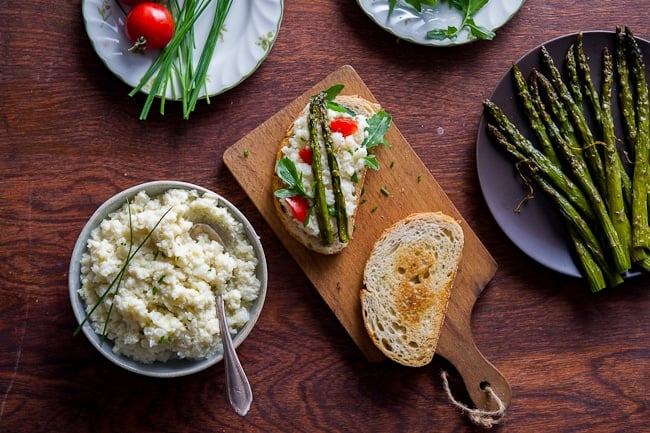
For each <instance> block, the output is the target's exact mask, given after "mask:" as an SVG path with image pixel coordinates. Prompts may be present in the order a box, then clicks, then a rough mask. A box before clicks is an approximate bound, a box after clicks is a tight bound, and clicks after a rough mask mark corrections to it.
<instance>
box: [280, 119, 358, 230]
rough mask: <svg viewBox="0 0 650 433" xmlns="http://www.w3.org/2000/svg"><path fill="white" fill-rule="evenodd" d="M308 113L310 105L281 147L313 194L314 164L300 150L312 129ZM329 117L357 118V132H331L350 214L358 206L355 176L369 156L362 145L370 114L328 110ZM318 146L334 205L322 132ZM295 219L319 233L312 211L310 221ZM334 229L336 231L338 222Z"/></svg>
mask: <svg viewBox="0 0 650 433" xmlns="http://www.w3.org/2000/svg"><path fill="white" fill-rule="evenodd" d="M308 113H309V106H306V107H305V108H304V109H303V111H302V113H301V114H300V116H299V117H298V118H297V119H296V120H295V121H294V123H293V130H292V135H290V136H289V139H288V140H287V141H286V145H285V146H283V147H282V149H281V150H280V151H281V153H282V155H283V156H286V157H287V158H289V159H290V160H291V161H293V162H294V164H295V165H296V169H297V170H298V173H299V174H300V175H301V176H302V179H303V186H304V188H305V191H306V192H307V193H308V194H309V195H311V196H313V195H314V191H313V179H314V178H313V173H312V167H311V164H307V163H305V162H303V161H302V159H301V158H300V155H299V154H298V152H299V151H300V149H302V148H305V147H309V129H308V127H307V114H308ZM327 115H328V119H329V121H330V122H331V121H332V120H334V119H336V118H340V117H350V118H354V119H355V121H356V123H357V130H356V132H355V133H354V134H352V135H348V136H347V137H344V136H343V134H341V133H339V132H333V133H332V140H333V142H334V146H335V149H336V155H337V160H338V163H339V174H340V177H341V190H342V192H343V195H344V198H345V203H346V211H347V214H348V215H354V213H355V211H356V208H357V200H356V193H357V190H356V183H355V182H354V181H353V178H354V177H355V173H356V176H358V175H359V173H360V172H361V171H362V170H363V169H364V158H365V157H366V156H368V150H367V149H366V148H365V147H364V146H362V144H363V140H364V139H365V136H366V134H367V132H366V127H367V126H368V122H367V118H366V116H364V115H363V114H357V115H356V116H351V115H350V114H347V113H341V112H338V111H334V110H327ZM318 138H319V146H320V147H321V149H322V151H321V160H322V166H323V183H324V185H325V194H326V197H327V204H328V205H329V206H334V193H333V191H332V186H331V177H330V171H329V167H328V164H327V156H326V152H325V144H324V142H323V136H322V134H319V135H318ZM292 223H293V224H296V225H299V226H300V227H302V230H304V231H305V232H306V233H307V234H308V235H310V236H314V237H318V236H319V228H318V222H317V221H316V215H315V213H314V212H312V213H311V214H310V215H309V222H308V223H307V224H306V225H304V224H303V223H302V222H299V221H297V220H296V219H295V218H292ZM332 229H333V230H334V232H335V233H336V225H335V224H334V225H333V227H332Z"/></svg>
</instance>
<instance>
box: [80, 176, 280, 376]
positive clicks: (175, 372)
mask: <svg viewBox="0 0 650 433" xmlns="http://www.w3.org/2000/svg"><path fill="white" fill-rule="evenodd" d="M168 189H187V190H196V191H199V192H200V193H211V194H214V195H216V196H217V197H218V199H219V203H220V204H221V205H222V206H224V207H225V208H227V209H228V210H229V211H230V212H231V213H232V215H233V216H234V217H235V219H237V220H238V221H240V222H241V223H242V224H243V225H244V230H245V232H246V236H247V237H248V239H249V241H250V243H251V245H252V246H253V249H254V250H255V254H256V256H257V258H258V265H257V269H256V271H257V272H256V273H257V278H258V279H259V280H260V283H261V286H260V294H259V297H258V298H257V300H256V301H255V303H254V304H253V306H252V307H251V311H250V319H249V321H248V322H247V323H246V324H245V325H244V326H243V327H242V328H241V329H240V330H239V332H238V333H237V334H236V335H235V336H234V337H233V343H234V345H235V347H237V346H239V345H240V344H241V343H242V342H243V341H244V340H245V339H246V337H247V336H248V334H249V333H250V332H251V330H252V329H253V327H254V326H255V322H256V321H257V319H258V318H259V315H260V312H261V310H262V306H263V305H264V299H265V297H266V286H267V278H268V274H267V267H266V258H265V256H264V250H263V249H262V244H261V242H260V239H259V236H258V235H257V234H256V233H255V230H254V229H253V226H252V225H251V224H250V222H249V221H248V220H247V219H246V217H245V216H244V215H243V214H242V213H241V212H240V211H239V210H238V209H237V208H236V207H235V206H234V205H233V204H232V203H230V202H229V201H228V200H226V199H225V198H223V197H221V196H220V195H219V194H216V193H214V192H212V191H209V190H207V189H205V188H203V187H200V186H197V185H193V184H191V183H187V182H178V181H155V182H149V183H144V184H141V185H137V186H134V187H131V188H129V189H126V190H124V191H122V192H120V193H119V194H116V195H115V196H113V197H111V198H110V199H108V200H107V201H106V202H104V203H103V204H102V205H101V206H100V207H99V208H98V209H97V210H96V211H95V213H94V214H93V215H92V216H91V217H90V219H89V220H88V222H87V223H86V225H85V227H84V228H83V230H82V231H81V234H80V235H79V238H78V239H77V242H76V243H75V246H74V250H73V252H72V257H71V260H70V269H69V274H68V286H69V291H70V301H71V303H72V310H73V312H74V315H75V317H76V319H77V321H78V323H81V322H82V321H83V320H84V318H85V317H86V312H85V309H84V306H85V303H84V300H83V299H82V298H81V297H80V295H79V294H78V290H79V288H80V285H81V281H80V259H81V256H82V254H83V253H84V251H85V250H86V243H87V241H88V238H89V237H90V233H91V231H92V230H93V229H94V228H95V227H97V226H98V225H99V223H100V222H101V221H102V220H104V219H105V218H106V217H107V216H108V214H109V213H111V212H114V211H116V210H118V209H119V208H120V207H121V206H122V205H123V204H124V202H125V200H126V199H127V198H129V199H131V198H133V197H134V196H135V195H136V194H137V193H138V192H140V191H142V190H146V191H147V194H148V195H149V196H150V197H152V196H156V195H159V194H161V193H163V192H165V191H167V190H168ZM81 329H82V332H83V333H84V335H85V336H86V337H87V338H88V340H89V341H90V342H91V344H92V345H93V346H94V347H95V348H96V349H97V350H98V351H99V352H100V353H101V354H102V355H104V356H105V357H106V358H108V359H109V360H110V361H112V362H113V363H115V364H116V365H118V366H120V367H122V368H124V369H126V370H129V371H131V372H134V373H138V374H142V375H145V376H153V377H178V376H185V375H188V374H193V373H196V372H199V371H201V370H204V369H206V368H208V367H210V366H212V365H214V364H216V363H218V362H220V361H221V360H222V359H223V352H222V351H219V352H217V353H215V354H214V355H212V356H210V357H208V358H205V359H200V360H187V359H175V360H170V361H167V362H154V363H151V364H145V363H141V362H137V361H134V360H133V359H131V358H127V357H125V356H122V355H118V354H115V353H113V350H112V348H113V345H112V343H111V341H110V340H104V342H103V343H102V342H101V340H100V336H99V335H98V334H96V333H95V331H94V330H93V328H92V326H91V325H90V323H88V322H86V323H85V324H84V326H83V327H82V328H81Z"/></svg>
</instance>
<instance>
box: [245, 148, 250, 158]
mask: <svg viewBox="0 0 650 433" xmlns="http://www.w3.org/2000/svg"><path fill="white" fill-rule="evenodd" d="M248 155H250V152H249V151H248V149H246V150H244V158H248Z"/></svg>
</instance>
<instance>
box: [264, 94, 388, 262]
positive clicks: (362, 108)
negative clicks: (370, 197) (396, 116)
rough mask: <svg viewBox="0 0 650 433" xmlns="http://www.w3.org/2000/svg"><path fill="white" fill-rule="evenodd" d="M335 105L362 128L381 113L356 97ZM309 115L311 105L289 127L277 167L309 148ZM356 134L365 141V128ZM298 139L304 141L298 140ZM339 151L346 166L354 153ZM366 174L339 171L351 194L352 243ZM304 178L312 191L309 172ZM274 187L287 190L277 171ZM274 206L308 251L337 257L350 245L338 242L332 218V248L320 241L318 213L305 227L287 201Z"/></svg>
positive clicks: (344, 97) (330, 199)
mask: <svg viewBox="0 0 650 433" xmlns="http://www.w3.org/2000/svg"><path fill="white" fill-rule="evenodd" d="M334 101H335V102H337V103H338V104H340V105H342V106H344V107H346V108H348V109H350V110H352V111H353V112H354V113H355V114H356V115H355V116H353V118H354V119H356V120H358V121H359V124H360V125H365V124H366V122H367V120H368V119H369V118H370V117H372V116H373V115H374V114H376V113H378V112H379V111H380V110H381V107H380V105H379V104H377V103H374V102H371V101H368V100H366V99H364V98H362V97H360V96H357V95H338V96H336V98H335V99H334ZM308 111H309V105H306V106H305V107H304V109H303V110H302V111H301V114H300V116H299V117H298V118H297V119H295V120H294V121H293V122H292V123H291V125H289V127H288V128H287V131H286V134H285V136H284V138H283V139H282V141H281V142H280V145H279V148H278V152H277V157H276V166H277V163H278V162H279V161H280V159H281V158H283V157H285V156H287V155H289V156H291V159H292V160H294V161H296V157H295V155H296V147H298V146H303V147H304V146H305V145H306V143H305V134H308V133H307V132H306V131H305V127H304V122H305V116H306V114H307V113H308ZM333 116H338V114H333ZM341 116H343V115H341ZM357 133H358V134H360V135H359V140H361V141H363V134H364V130H363V128H359V130H358V131H357ZM299 136H300V137H302V138H299ZM307 137H308V135H307ZM359 140H357V141H359ZM307 143H308V140H307ZM359 144H361V143H359ZM321 149H322V150H321V153H322V154H323V155H326V153H325V150H324V145H323V144H322V142H321ZM336 151H337V160H338V161H339V165H340V166H341V165H342V164H343V162H342V161H345V158H350V155H351V151H350V149H348V148H346V147H343V146H341V147H337V148H336ZM296 162H299V161H296ZM323 167H324V169H325V171H326V174H325V177H326V181H325V182H324V184H325V187H326V189H328V203H330V205H333V200H334V199H333V192H332V187H331V181H330V178H329V168H328V166H327V163H325V164H323ZM302 168H303V170H305V169H306V167H305V166H304V165H303V167H302ZM306 170H308V169H306ZM367 170H368V168H367V167H366V166H357V168H356V169H355V170H353V171H345V170H340V176H341V182H343V183H346V184H347V187H346V188H347V191H349V192H350V194H349V196H348V197H347V199H346V202H348V205H347V206H346V208H347V209H348V210H349V211H348V213H347V219H348V228H349V230H348V234H349V237H350V239H352V236H353V228H354V222H355V216H356V212H357V209H358V207H359V201H360V199H361V190H362V188H363V183H364V180H365V176H366V172H367ZM301 174H303V175H304V178H305V181H304V182H303V184H304V186H305V188H307V189H309V188H311V185H310V180H309V179H311V174H310V173H309V172H308V171H305V172H304V173H301ZM352 176H354V181H353V179H352ZM272 184H273V191H274V192H275V191H277V190H278V189H281V188H285V187H286V185H285V184H284V182H283V181H282V179H280V178H279V177H278V175H277V170H276V171H275V176H274V178H273V183H272ZM350 202H351V203H350ZM274 203H275V210H276V213H277V215H278V216H279V218H280V220H281V221H282V223H283V225H284V227H285V228H286V230H287V231H288V232H289V233H290V234H291V236H292V237H293V238H295V239H296V240H298V241H299V242H300V243H301V244H303V245H304V246H305V247H307V248H309V249H310V250H313V251H316V252H318V253H321V254H335V253H338V252H339V251H341V250H342V249H343V248H345V247H346V246H347V245H348V244H349V241H348V242H341V241H340V240H339V238H338V236H337V234H338V232H337V229H336V220H335V218H334V217H333V216H331V217H330V221H331V225H332V230H333V231H334V241H333V242H332V243H330V244H326V243H325V242H324V241H323V240H322V239H321V237H320V234H319V232H318V225H317V222H316V216H315V213H313V212H312V215H310V216H309V218H310V221H309V223H308V224H307V225H305V224H304V223H302V222H300V221H298V220H297V219H296V218H295V217H294V216H293V213H292V211H291V209H290V208H289V207H288V206H287V205H286V202H285V200H284V199H281V198H278V197H274Z"/></svg>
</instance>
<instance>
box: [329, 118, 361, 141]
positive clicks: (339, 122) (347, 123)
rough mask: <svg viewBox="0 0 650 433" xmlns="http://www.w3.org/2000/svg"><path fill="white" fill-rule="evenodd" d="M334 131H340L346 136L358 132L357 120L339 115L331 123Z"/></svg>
mask: <svg viewBox="0 0 650 433" xmlns="http://www.w3.org/2000/svg"><path fill="white" fill-rule="evenodd" d="M330 129H331V130H332V132H340V133H341V134H342V135H343V136H344V137H347V136H348V135H352V134H354V133H355V132H357V122H355V121H354V119H351V118H349V117H339V118H337V119H334V120H332V122H331V123H330Z"/></svg>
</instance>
